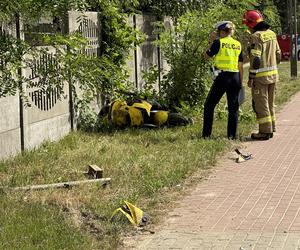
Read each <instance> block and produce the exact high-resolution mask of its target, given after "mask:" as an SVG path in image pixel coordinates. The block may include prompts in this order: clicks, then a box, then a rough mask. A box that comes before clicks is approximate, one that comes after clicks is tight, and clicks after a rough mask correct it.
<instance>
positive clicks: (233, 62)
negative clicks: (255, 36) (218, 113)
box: [202, 21, 243, 139]
mask: <svg viewBox="0 0 300 250" xmlns="http://www.w3.org/2000/svg"><path fill="white" fill-rule="evenodd" d="M215 28H216V29H217V32H218V33H217V34H216V33H215V32H213V33H212V34H211V41H210V42H211V45H210V48H209V49H208V50H207V51H206V53H205V54H204V56H205V58H211V57H214V72H213V73H214V75H215V80H214V82H213V84H212V87H211V89H210V92H209V94H208V96H207V98H206V101H205V104H204V121H203V131H202V137H203V138H209V137H210V135H211V132H212V125H213V117H214V109H215V107H216V105H217V104H218V103H219V101H220V99H221V98H222V96H223V95H224V93H226V96H227V103H228V125H227V137H228V138H229V139H235V138H236V131H237V124H238V109H239V102H238V96H239V91H240V89H241V86H242V79H243V55H242V48H241V43H240V42H239V41H237V40H235V39H233V38H232V35H233V33H234V24H233V23H232V22H230V21H222V22H219V23H217V24H216V26H215ZM217 35H218V37H219V38H216V36H217Z"/></svg>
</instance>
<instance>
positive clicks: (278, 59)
mask: <svg viewBox="0 0 300 250" xmlns="http://www.w3.org/2000/svg"><path fill="white" fill-rule="evenodd" d="M276 62H277V64H279V63H280V62H281V50H280V47H279V44H278V42H277V40H276Z"/></svg>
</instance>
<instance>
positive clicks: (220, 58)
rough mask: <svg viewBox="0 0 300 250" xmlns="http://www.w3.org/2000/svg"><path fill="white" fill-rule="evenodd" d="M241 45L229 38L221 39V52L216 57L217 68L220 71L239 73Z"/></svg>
mask: <svg viewBox="0 0 300 250" xmlns="http://www.w3.org/2000/svg"><path fill="white" fill-rule="evenodd" d="M241 50H242V46H241V43H240V42H239V41H237V40H235V39H233V38H232V37H230V36H228V37H225V38H221V39H220V50H219V52H218V54H217V55H216V57H215V66H216V68H218V69H219V70H223V71H229V72H239V68H238V61H239V55H240V53H241Z"/></svg>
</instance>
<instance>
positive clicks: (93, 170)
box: [84, 165, 103, 179]
mask: <svg viewBox="0 0 300 250" xmlns="http://www.w3.org/2000/svg"><path fill="white" fill-rule="evenodd" d="M84 175H86V176H88V177H89V178H90V179H101V178H103V169H101V168H99V167H98V166H97V165H89V168H88V171H87V172H84Z"/></svg>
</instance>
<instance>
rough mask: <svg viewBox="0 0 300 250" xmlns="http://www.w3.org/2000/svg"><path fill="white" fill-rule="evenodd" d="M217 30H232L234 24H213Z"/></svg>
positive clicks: (224, 22)
mask: <svg viewBox="0 0 300 250" xmlns="http://www.w3.org/2000/svg"><path fill="white" fill-rule="evenodd" d="M215 28H216V29H217V30H226V29H234V24H233V23H232V22H230V21H221V22H218V23H216V24H215Z"/></svg>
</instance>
